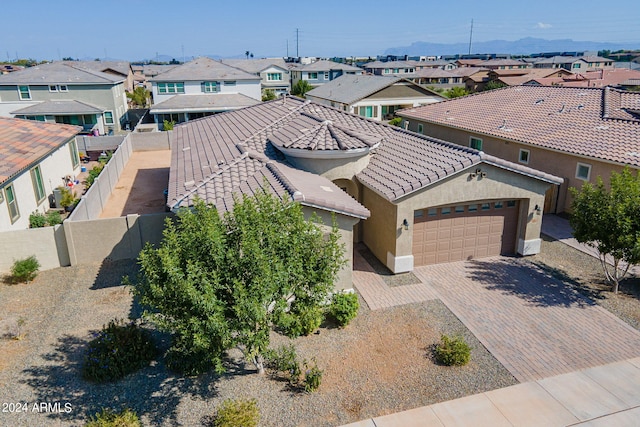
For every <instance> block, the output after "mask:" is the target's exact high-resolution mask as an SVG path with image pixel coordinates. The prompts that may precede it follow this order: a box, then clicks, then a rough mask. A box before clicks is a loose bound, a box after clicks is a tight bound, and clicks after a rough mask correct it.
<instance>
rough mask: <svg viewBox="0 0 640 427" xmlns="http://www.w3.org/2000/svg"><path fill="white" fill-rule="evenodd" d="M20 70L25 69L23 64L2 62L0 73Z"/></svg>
mask: <svg viewBox="0 0 640 427" xmlns="http://www.w3.org/2000/svg"><path fill="white" fill-rule="evenodd" d="M20 70H24V67H23V66H22V65H11V64H0V74H9V73H13V72H14V71H20Z"/></svg>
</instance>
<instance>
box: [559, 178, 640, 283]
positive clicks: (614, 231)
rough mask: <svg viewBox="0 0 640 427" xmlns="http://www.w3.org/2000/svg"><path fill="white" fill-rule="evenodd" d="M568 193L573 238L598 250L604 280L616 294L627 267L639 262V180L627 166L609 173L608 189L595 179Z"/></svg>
mask: <svg viewBox="0 0 640 427" xmlns="http://www.w3.org/2000/svg"><path fill="white" fill-rule="evenodd" d="M570 191H571V194H572V195H573V197H574V200H573V203H572V206H571V211H572V214H571V226H572V227H573V230H574V232H573V235H574V237H575V238H576V240H578V242H580V243H585V244H587V245H589V246H592V247H594V248H595V249H597V250H598V254H599V258H600V263H601V264H602V268H603V270H604V274H605V277H606V279H607V281H608V282H609V283H611V284H612V286H613V289H612V290H613V292H614V293H617V292H618V287H619V284H620V281H621V280H622V279H623V278H624V277H625V276H626V274H627V272H628V270H629V267H630V266H631V265H633V264H638V263H639V262H640V177H639V176H638V175H637V174H636V175H634V174H632V173H631V171H630V169H629V168H628V167H627V168H625V169H623V171H622V172H620V173H616V172H613V173H612V174H611V179H610V187H609V188H607V187H606V186H605V184H604V182H603V181H602V178H601V177H598V179H597V182H596V184H595V185H593V184H591V183H588V182H587V183H585V184H584V185H583V186H582V189H580V190H577V189H575V188H571V189H570ZM607 257H611V259H612V260H613V265H612V266H611V265H609V264H608V263H607V261H606V258H607Z"/></svg>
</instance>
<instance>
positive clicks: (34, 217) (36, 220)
mask: <svg viewBox="0 0 640 427" xmlns="http://www.w3.org/2000/svg"><path fill="white" fill-rule="evenodd" d="M46 225H47V217H46V216H44V214H43V213H42V212H38V211H36V212H34V213H32V214H31V215H29V228H41V227H45V226H46Z"/></svg>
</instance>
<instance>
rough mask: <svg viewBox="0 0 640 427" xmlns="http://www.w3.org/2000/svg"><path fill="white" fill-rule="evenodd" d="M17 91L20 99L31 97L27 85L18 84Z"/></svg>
mask: <svg viewBox="0 0 640 427" xmlns="http://www.w3.org/2000/svg"><path fill="white" fill-rule="evenodd" d="M18 93H19V94H20V99H22V100H25V99H31V91H30V90H29V86H18Z"/></svg>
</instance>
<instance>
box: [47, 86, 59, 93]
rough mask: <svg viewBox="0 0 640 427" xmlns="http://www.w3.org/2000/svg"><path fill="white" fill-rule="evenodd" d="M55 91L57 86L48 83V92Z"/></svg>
mask: <svg viewBox="0 0 640 427" xmlns="http://www.w3.org/2000/svg"><path fill="white" fill-rule="evenodd" d="M57 91H58V86H56V85H49V92H57Z"/></svg>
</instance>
